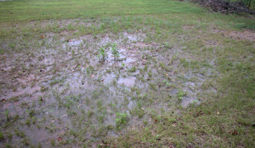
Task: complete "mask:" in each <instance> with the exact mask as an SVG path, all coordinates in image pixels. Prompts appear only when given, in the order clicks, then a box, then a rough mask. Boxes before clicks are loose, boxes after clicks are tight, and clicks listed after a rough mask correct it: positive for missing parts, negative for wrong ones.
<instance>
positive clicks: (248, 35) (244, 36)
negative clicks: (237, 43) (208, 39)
mask: <svg viewBox="0 0 255 148" xmlns="http://www.w3.org/2000/svg"><path fill="white" fill-rule="evenodd" d="M212 32H213V33H218V34H221V35H222V36H227V37H230V38H233V39H237V40H247V41H251V42H255V32H254V31H251V30H244V31H227V30H218V29H213V31H212Z"/></svg>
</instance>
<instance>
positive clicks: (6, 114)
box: [5, 109, 10, 121]
mask: <svg viewBox="0 0 255 148" xmlns="http://www.w3.org/2000/svg"><path fill="white" fill-rule="evenodd" d="M5 116H6V119H7V121H9V120H10V117H9V110H8V109H7V110H6V111H5Z"/></svg>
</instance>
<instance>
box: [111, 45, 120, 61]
mask: <svg viewBox="0 0 255 148" xmlns="http://www.w3.org/2000/svg"><path fill="white" fill-rule="evenodd" d="M111 51H112V54H113V55H114V59H115V60H117V59H118V57H119V56H120V55H119V49H118V48H117V45H116V43H114V44H112V50H111Z"/></svg>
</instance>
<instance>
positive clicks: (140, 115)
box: [0, 32, 209, 147]
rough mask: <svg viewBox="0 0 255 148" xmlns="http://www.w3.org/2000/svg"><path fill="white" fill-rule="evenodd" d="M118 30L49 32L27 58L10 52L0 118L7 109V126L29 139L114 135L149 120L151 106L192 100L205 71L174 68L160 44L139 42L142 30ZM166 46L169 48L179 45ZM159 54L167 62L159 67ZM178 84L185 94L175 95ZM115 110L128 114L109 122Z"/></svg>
mask: <svg viewBox="0 0 255 148" xmlns="http://www.w3.org/2000/svg"><path fill="white" fill-rule="evenodd" d="M119 36H120V37H119V38H118V39H114V38H111V37H110V35H105V36H101V37H100V40H98V39H93V38H92V36H89V35H87V36H83V37H80V38H79V39H71V40H68V41H67V40H66V42H62V41H65V39H61V42H60V43H57V42H54V41H53V40H50V41H49V43H51V44H56V45H54V47H56V48H51V47H50V48H46V47H42V49H41V50H38V51H31V52H34V56H30V57H29V58H30V59H31V60H29V61H24V60H23V58H22V55H19V56H16V57H21V58H20V59H18V58H17V60H18V62H17V61H15V60H14V59H11V58H10V59H7V60H8V62H9V64H8V65H5V64H4V63H2V61H1V63H0V65H1V67H0V68H1V69H3V75H5V78H1V87H2V88H3V89H2V90H1V95H0V98H1V108H0V112H1V115H2V116H1V118H0V119H1V122H2V123H3V124H5V126H7V124H8V123H9V121H7V118H6V116H4V115H5V114H6V112H7V111H8V114H9V115H10V116H12V119H11V121H14V119H13V118H14V117H15V115H19V117H20V118H19V119H18V121H15V122H13V123H12V126H13V127H12V126H10V125H8V126H9V127H8V126H7V128H10V130H13V131H12V132H13V133H15V132H16V133H18V132H19V131H23V132H24V133H25V135H26V136H27V137H28V138H29V139H31V142H32V143H33V144H38V143H41V144H44V145H43V146H44V147H49V146H50V145H51V141H52V139H53V140H54V141H55V142H56V143H57V144H59V143H60V142H61V141H65V142H68V140H69V141H70V139H71V140H73V139H76V140H77V139H78V138H77V137H79V135H83V137H82V138H84V139H82V140H84V141H89V140H98V139H100V138H101V137H105V136H106V135H108V136H113V137H117V136H119V135H122V133H125V131H126V130H128V128H132V127H135V126H141V125H143V121H147V122H148V124H153V119H152V115H151V114H152V113H153V112H157V114H158V115H160V114H161V113H162V112H163V111H165V112H168V111H170V110H171V109H172V108H175V106H178V105H182V106H183V107H188V105H189V104H192V103H196V104H198V103H199V98H198V93H199V91H198V90H199V87H200V86H201V85H202V84H203V82H204V81H205V80H206V78H207V77H206V76H203V75H201V74H199V73H192V72H189V71H188V72H187V71H186V72H185V71H181V72H180V67H179V62H178V60H176V61H174V62H172V63H171V58H168V57H167V56H166V55H165V53H161V51H162V48H163V46H161V45H160V44H158V43H150V44H149V43H143V39H144V38H146V35H145V34H129V33H127V32H124V33H120V35H119ZM113 43H116V44H117V48H118V49H119V56H118V57H117V58H116V57H114V55H113V54H112V44H113ZM100 48H104V50H105V53H106V58H105V59H104V60H102V59H101V57H100V56H99V57H98V55H99V49H100ZM168 52H170V53H171V54H170V55H169V56H173V54H176V53H177V52H178V49H174V50H169V51H168ZM25 56H27V55H23V57H25ZM14 57H15V55H14ZM159 62H164V63H165V65H166V66H168V67H172V70H171V71H167V70H164V69H163V68H162V67H160V66H159ZM21 63H22V64H21ZM169 63H171V65H169ZM23 65H28V66H23ZM30 65H33V66H30ZM27 67H29V68H27ZM13 69H15V70H13ZM208 71H209V70H208ZM192 78H193V79H194V78H195V79H196V80H197V81H192ZM10 82H11V83H10ZM12 82H15V83H12ZM7 84H9V85H7ZM181 92H183V93H185V95H184V96H180V94H181ZM180 97H181V98H182V99H181V100H180V99H179V98H180ZM117 113H125V114H127V115H128V117H129V119H128V122H127V123H126V125H123V126H121V130H117V129H116V126H117V125H116V118H117V117H116V114H117ZM12 128H13V129H12ZM14 129H15V130H14ZM16 135H19V134H16ZM59 137H60V138H59ZM20 139H22V138H21V137H20V136H13V143H15V144H16V145H20V144H23V143H22V142H21V140H20ZM58 139H63V140H58ZM78 141H81V140H80V139H79V140H78ZM0 145H1V146H3V145H4V143H3V142H0Z"/></svg>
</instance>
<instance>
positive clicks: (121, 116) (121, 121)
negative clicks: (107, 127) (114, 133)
mask: <svg viewBox="0 0 255 148" xmlns="http://www.w3.org/2000/svg"><path fill="white" fill-rule="evenodd" d="M127 122H128V115H127V114H126V113H116V119H115V123H116V127H117V129H120V127H121V126H122V125H126V123H127Z"/></svg>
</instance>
